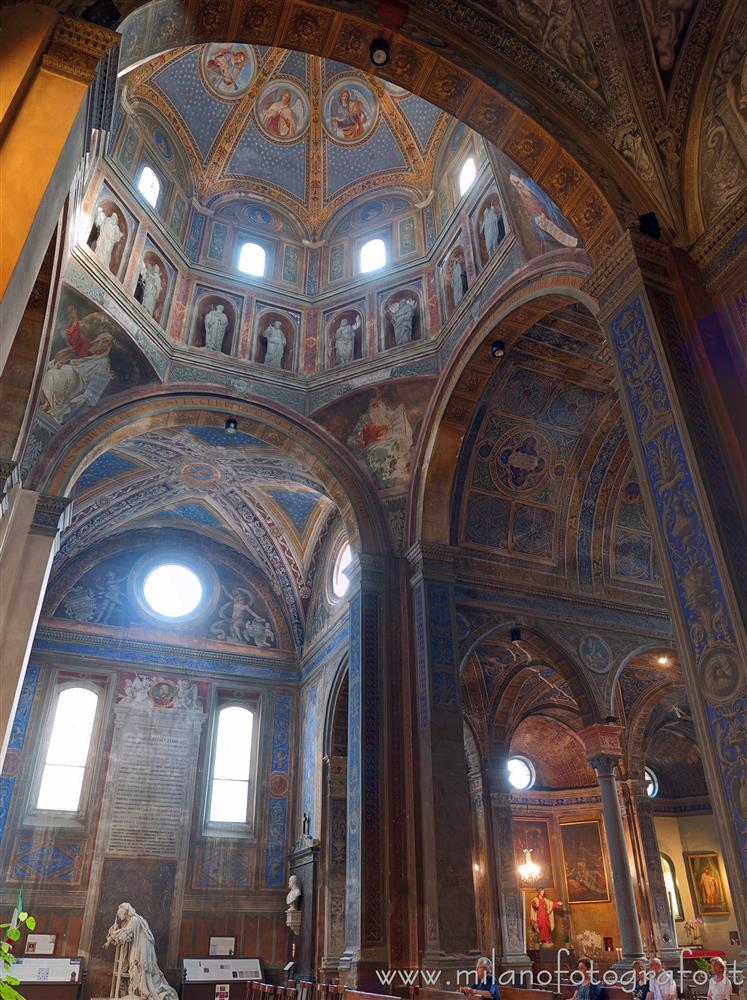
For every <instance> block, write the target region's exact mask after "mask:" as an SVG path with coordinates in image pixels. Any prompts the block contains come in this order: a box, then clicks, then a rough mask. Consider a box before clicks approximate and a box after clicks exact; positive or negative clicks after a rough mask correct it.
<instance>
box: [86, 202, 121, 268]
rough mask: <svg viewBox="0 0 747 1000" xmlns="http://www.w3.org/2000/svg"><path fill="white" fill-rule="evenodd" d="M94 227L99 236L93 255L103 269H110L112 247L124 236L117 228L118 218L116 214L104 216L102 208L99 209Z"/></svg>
mask: <svg viewBox="0 0 747 1000" xmlns="http://www.w3.org/2000/svg"><path fill="white" fill-rule="evenodd" d="M96 226H97V228H98V231H99V235H98V238H97V240H96V246H95V248H94V251H93V253H94V256H95V257H96V258H97V259H98V260H100V261H101V263H102V264H103V265H104V267H106V268H110V266H111V260H112V253H113V252H114V247H115V246H116V245H117V243H119V241H120V240H121V239H122V237H123V236H124V233H123V232H122V230H121V229H120V228H119V216H118V215H117V213H116V212H112V214H111V215H106V214H105V212H104V210H103V208H99V210H98V212H97V213H96Z"/></svg>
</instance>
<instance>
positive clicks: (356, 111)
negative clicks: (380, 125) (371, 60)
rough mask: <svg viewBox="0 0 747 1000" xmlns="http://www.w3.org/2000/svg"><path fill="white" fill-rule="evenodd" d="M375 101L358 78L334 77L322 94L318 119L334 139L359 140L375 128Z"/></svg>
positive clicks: (376, 114) (376, 103) (367, 88)
mask: <svg viewBox="0 0 747 1000" xmlns="http://www.w3.org/2000/svg"><path fill="white" fill-rule="evenodd" d="M378 116H379V102H378V101H377V100H376V97H375V96H374V94H373V92H372V91H371V89H370V88H369V87H368V86H367V85H366V84H365V83H364V82H363V81H362V80H361V79H359V78H358V77H346V78H345V79H343V80H338V81H337V83H335V84H334V85H333V86H332V87H330V88H329V90H328V91H327V93H326V94H325V96H324V114H323V116H322V120H323V122H324V127H325V129H326V130H327V132H328V134H329V135H330V136H331V137H332V138H333V139H334V140H335V141H336V142H344V143H353V142H360V141H361V140H362V139H365V138H366V137H367V136H369V135H370V134H371V133H372V132H373V130H374V128H375V127H376V119H377V118H378Z"/></svg>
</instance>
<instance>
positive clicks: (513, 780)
mask: <svg viewBox="0 0 747 1000" xmlns="http://www.w3.org/2000/svg"><path fill="white" fill-rule="evenodd" d="M508 780H509V782H510V784H511V786H512V787H513V788H516V789H517V790H518V791H520V792H523V791H525V790H526V789H527V788H531V787H532V785H533V784H534V768H533V767H532V765H531V764H530V762H529V761H528V760H526V758H524V757H511V758H509V761H508Z"/></svg>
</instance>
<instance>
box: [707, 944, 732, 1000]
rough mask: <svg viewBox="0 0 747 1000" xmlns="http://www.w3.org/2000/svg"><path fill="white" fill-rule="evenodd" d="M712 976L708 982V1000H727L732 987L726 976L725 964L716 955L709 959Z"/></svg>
mask: <svg viewBox="0 0 747 1000" xmlns="http://www.w3.org/2000/svg"><path fill="white" fill-rule="evenodd" d="M711 971H712V972H713V975H712V976H711V978H710V980H709V981H708V1000H729V997H730V996H731V994H732V991H733V987H732V985H731V980H730V979H727V976H726V962H725V961H724V960H723V958H719V957H718V955H714V957H713V958H712V959H711Z"/></svg>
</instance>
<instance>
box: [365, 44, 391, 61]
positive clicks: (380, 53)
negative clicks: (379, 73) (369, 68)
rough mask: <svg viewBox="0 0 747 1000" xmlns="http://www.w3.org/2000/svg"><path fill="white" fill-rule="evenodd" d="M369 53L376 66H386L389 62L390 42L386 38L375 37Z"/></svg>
mask: <svg viewBox="0 0 747 1000" xmlns="http://www.w3.org/2000/svg"><path fill="white" fill-rule="evenodd" d="M369 53H370V55H371V62H372V63H373V64H374V66H386V64H387V63H388V62H389V42H387V40H386V39H385V38H374V40H373V41H372V42H371V48H370V49H369Z"/></svg>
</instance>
